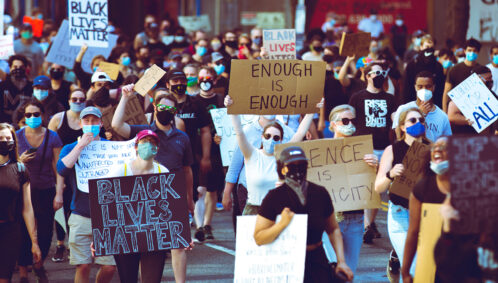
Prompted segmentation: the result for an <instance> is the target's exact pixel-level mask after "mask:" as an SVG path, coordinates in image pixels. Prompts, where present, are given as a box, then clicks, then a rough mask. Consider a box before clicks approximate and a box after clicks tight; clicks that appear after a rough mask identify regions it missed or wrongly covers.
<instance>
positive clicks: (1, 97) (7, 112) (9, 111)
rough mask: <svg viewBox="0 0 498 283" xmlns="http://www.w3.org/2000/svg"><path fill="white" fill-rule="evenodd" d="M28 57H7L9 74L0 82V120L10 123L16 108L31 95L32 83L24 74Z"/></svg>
mask: <svg viewBox="0 0 498 283" xmlns="http://www.w3.org/2000/svg"><path fill="white" fill-rule="evenodd" d="M27 66H28V59H26V57H24V56H23V55H12V56H10V57H9V68H10V75H7V78H6V79H5V80H4V81H2V82H0V122H6V123H12V121H13V116H14V114H15V113H16V112H17V110H18V108H19V107H20V106H21V105H23V104H24V103H25V102H26V101H28V100H29V99H31V96H32V95H33V83H32V82H31V81H30V80H29V79H28V77H27V75H26V67H27Z"/></svg>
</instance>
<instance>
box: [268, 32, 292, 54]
mask: <svg viewBox="0 0 498 283" xmlns="http://www.w3.org/2000/svg"><path fill="white" fill-rule="evenodd" d="M263 47H264V48H265V49H266V52H267V53H268V58H265V59H296V31H295V30H293V29H271V30H263Z"/></svg>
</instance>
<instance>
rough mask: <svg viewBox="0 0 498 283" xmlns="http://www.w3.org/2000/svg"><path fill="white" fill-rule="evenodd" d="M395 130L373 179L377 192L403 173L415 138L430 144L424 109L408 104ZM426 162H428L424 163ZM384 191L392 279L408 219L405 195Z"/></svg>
mask: <svg viewBox="0 0 498 283" xmlns="http://www.w3.org/2000/svg"><path fill="white" fill-rule="evenodd" d="M397 130H398V131H400V132H401V136H400V138H399V139H398V140H397V141H395V142H394V143H393V144H392V145H389V146H388V147H387V148H386V149H385V150H384V153H383V154H382V157H381V159H380V165H379V170H378V172H377V178H376V179H375V191H376V192H378V193H383V192H385V191H386V190H387V189H388V188H389V186H390V184H391V182H392V181H393V180H394V178H395V177H398V176H401V175H402V174H403V172H404V171H405V168H404V166H403V158H404V157H405V155H406V153H407V152H408V149H409V148H410V146H411V145H412V144H413V143H414V142H415V141H417V142H421V143H424V144H430V141H429V140H428V139H427V138H426V137H425V118H424V113H423V112H422V111H420V109H418V108H409V109H407V110H405V111H403V112H402V113H401V114H400V115H399V120H398V127H397ZM427 161H428V157H427ZM426 165H427V166H428V164H426ZM422 166H424V165H422ZM388 195H389V208H388V211H387V230H388V234H389V239H390V240H391V244H392V246H393V248H394V252H391V257H390V260H389V263H388V270H389V272H388V278H389V280H390V281H391V282H393V281H392V279H393V278H395V277H399V267H400V266H403V262H402V256H403V254H404V251H403V249H404V246H405V240H406V235H407V232H408V220H409V218H408V199H406V198H404V197H401V196H398V195H395V194H393V193H389V194H388ZM398 255H399V260H398ZM409 269H410V268H409ZM410 271H411V273H412V274H413V273H414V271H415V266H414V265H413V266H412V268H411V269H410Z"/></svg>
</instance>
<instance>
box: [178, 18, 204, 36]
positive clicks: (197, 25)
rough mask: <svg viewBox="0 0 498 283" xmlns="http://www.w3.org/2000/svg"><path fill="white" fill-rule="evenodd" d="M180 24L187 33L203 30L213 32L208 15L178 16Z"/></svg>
mask: <svg viewBox="0 0 498 283" xmlns="http://www.w3.org/2000/svg"><path fill="white" fill-rule="evenodd" d="M178 23H180V26H182V27H183V28H184V29H185V31H186V32H192V31H196V30H203V31H205V32H210V31H211V22H210V21H209V16H208V15H199V16H178Z"/></svg>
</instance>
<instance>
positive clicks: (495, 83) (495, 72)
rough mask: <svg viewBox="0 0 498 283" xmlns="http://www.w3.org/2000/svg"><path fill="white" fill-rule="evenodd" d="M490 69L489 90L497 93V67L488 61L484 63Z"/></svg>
mask: <svg viewBox="0 0 498 283" xmlns="http://www.w3.org/2000/svg"><path fill="white" fill-rule="evenodd" d="M486 67H488V68H489V69H490V70H491V74H492V76H493V87H492V88H491V90H492V91H493V92H494V93H498V67H495V66H493V64H491V63H489V64H487V65H486Z"/></svg>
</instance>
